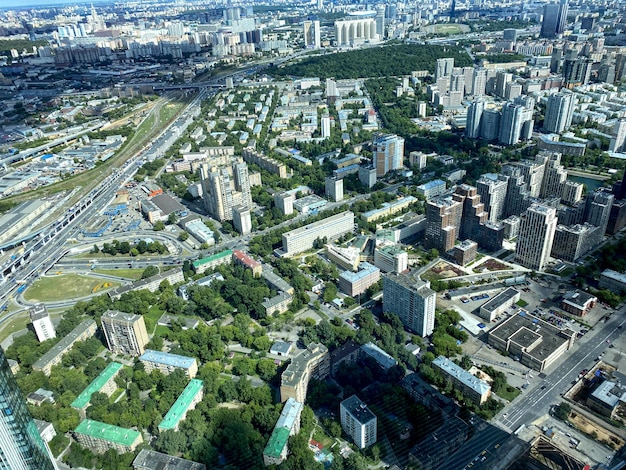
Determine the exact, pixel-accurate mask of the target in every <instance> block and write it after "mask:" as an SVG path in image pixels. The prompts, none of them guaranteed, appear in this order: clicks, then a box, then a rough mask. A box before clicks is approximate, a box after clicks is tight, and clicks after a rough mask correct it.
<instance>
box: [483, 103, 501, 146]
mask: <svg viewBox="0 0 626 470" xmlns="http://www.w3.org/2000/svg"><path fill="white" fill-rule="evenodd" d="M500 120H501V113H500V111H498V110H497V109H489V108H487V109H485V110H484V111H483V114H482V117H481V119H480V138H481V139H484V140H488V141H492V140H496V139H497V138H498V135H499V130H500Z"/></svg>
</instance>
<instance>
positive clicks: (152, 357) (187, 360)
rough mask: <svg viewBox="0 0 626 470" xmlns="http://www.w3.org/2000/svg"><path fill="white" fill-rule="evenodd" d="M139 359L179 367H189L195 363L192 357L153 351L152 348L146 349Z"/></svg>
mask: <svg viewBox="0 0 626 470" xmlns="http://www.w3.org/2000/svg"><path fill="white" fill-rule="evenodd" d="M139 360H140V361H148V362H154V363H156V364H163V365H166V366H170V367H179V368H181V369H189V368H190V367H191V366H193V365H194V364H195V363H196V360H195V358H193V357H187V356H179V355H178V354H172V353H168V352H163V351H155V350H153V349H147V350H146V352H145V353H143V354H142V355H141V357H140V358H139Z"/></svg>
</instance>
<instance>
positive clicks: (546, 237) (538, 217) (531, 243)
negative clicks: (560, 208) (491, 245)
mask: <svg viewBox="0 0 626 470" xmlns="http://www.w3.org/2000/svg"><path fill="white" fill-rule="evenodd" d="M556 226H557V216H556V209H555V208H553V207H548V206H544V205H542V204H533V205H531V206H530V207H529V208H528V209H527V210H526V212H524V213H523V214H522V216H521V222H520V228H519V235H518V237H517V247H516V249H515V261H516V262H517V263H519V264H521V265H522V266H525V267H527V268H529V269H534V270H536V271H543V269H544V268H545V266H546V263H547V262H548V257H549V256H550V252H551V251H552V242H553V241H554V233H555V231H556Z"/></svg>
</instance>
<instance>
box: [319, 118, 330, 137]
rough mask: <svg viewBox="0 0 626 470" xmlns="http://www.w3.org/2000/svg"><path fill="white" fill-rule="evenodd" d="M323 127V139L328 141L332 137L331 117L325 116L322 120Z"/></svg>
mask: <svg viewBox="0 0 626 470" xmlns="http://www.w3.org/2000/svg"><path fill="white" fill-rule="evenodd" d="M320 124H321V127H322V139H328V138H329V137H330V116H329V115H328V114H325V115H324V116H322V119H321V120H320Z"/></svg>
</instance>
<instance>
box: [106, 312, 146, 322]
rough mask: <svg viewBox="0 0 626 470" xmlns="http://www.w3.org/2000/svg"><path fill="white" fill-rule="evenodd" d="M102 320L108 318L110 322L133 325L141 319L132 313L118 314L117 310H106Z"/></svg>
mask: <svg viewBox="0 0 626 470" xmlns="http://www.w3.org/2000/svg"><path fill="white" fill-rule="evenodd" d="M102 318H110V319H111V320H117V321H125V322H129V323H134V322H136V321H137V320H138V319H139V318H143V317H142V316H141V315H135V314H133V313H126V312H120V311H119V310H107V311H106V312H104V313H103V314H102Z"/></svg>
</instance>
